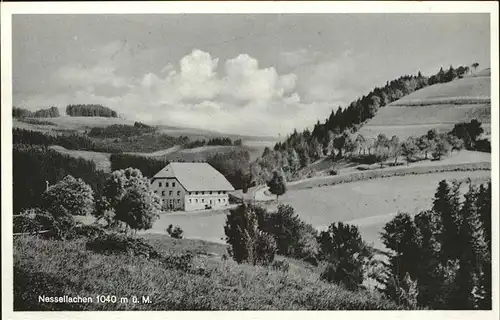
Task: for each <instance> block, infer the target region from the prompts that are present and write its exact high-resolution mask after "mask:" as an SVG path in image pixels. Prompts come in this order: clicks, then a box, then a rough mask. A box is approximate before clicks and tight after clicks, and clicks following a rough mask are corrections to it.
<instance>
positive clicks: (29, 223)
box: [13, 208, 44, 234]
mask: <svg viewBox="0 0 500 320" xmlns="http://www.w3.org/2000/svg"><path fill="white" fill-rule="evenodd" d="M42 213H44V212H43V211H42V210H41V209H38V208H35V209H26V210H24V211H23V212H22V213H21V214H20V215H18V216H14V217H13V226H14V230H13V232H14V233H31V234H36V233H38V232H39V231H43V230H44V229H43V225H42V224H41V223H40V222H39V221H38V220H37V219H36V217H37V215H39V214H42Z"/></svg>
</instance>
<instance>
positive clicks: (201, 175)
mask: <svg viewBox="0 0 500 320" xmlns="http://www.w3.org/2000/svg"><path fill="white" fill-rule="evenodd" d="M159 178H176V179H177V180H179V183H180V184H182V186H183V187H184V188H185V189H186V190H187V191H233V190H234V188H233V186H232V185H231V183H229V181H227V179H226V177H224V176H223V175H222V173H220V172H219V171H217V170H215V169H214V168H213V167H212V166H211V165H209V164H208V163H206V162H171V163H170V164H169V165H167V166H166V167H165V168H163V169H161V170H160V171H159V172H158V173H157V174H155V175H154V176H153V179H159Z"/></svg>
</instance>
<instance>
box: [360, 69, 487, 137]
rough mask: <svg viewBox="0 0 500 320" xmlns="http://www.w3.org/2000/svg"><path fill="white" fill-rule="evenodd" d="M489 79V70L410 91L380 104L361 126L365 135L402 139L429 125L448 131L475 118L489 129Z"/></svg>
mask: <svg viewBox="0 0 500 320" xmlns="http://www.w3.org/2000/svg"><path fill="white" fill-rule="evenodd" d="M490 86H491V79H490V76H489V74H488V73H482V74H481V76H474V77H473V76H470V77H465V78H463V79H458V80H455V81H452V82H449V83H442V84H436V85H432V86H429V87H426V88H424V89H421V90H418V91H415V92H413V93H412V94H410V95H408V96H406V97H403V98H401V99H400V100H398V101H395V102H393V103H392V104H390V105H388V106H385V107H383V108H381V109H380V110H379V111H378V112H377V114H376V115H375V117H374V118H373V119H370V120H369V121H368V122H367V123H366V124H365V125H364V126H363V127H362V128H361V130H360V133H361V134H363V135H364V136H366V137H376V136H377V135H378V134H380V133H385V134H386V135H387V136H389V137H390V136H392V135H397V136H398V137H399V138H400V139H405V138H407V137H409V136H410V135H422V134H424V133H426V132H427V131H428V130H430V129H436V130H438V131H439V132H447V131H449V130H450V129H452V128H453V125H454V124H455V123H458V122H461V121H470V120H472V119H474V118H475V119H478V120H479V121H481V122H483V127H484V129H485V131H486V133H488V132H489V131H490V122H491V104H490Z"/></svg>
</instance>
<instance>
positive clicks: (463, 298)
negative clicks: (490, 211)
mask: <svg viewBox="0 0 500 320" xmlns="http://www.w3.org/2000/svg"><path fill="white" fill-rule="evenodd" d="M476 200H477V191H476V190H475V189H474V188H473V186H472V184H470V185H469V191H468V192H467V193H466V194H465V201H464V203H463V205H462V208H461V210H460V214H461V216H462V219H463V223H462V224H461V226H460V229H459V241H460V242H458V243H456V244H455V245H456V246H457V247H459V248H460V256H459V259H460V262H459V270H458V274H457V278H456V281H455V285H456V287H455V288H456V289H455V290H454V291H453V292H452V295H451V301H450V303H451V305H452V306H453V307H456V308H457V309H477V308H479V306H480V304H481V301H482V300H483V299H484V298H485V292H484V289H483V288H482V286H481V277H482V276H483V269H484V268H483V266H484V262H485V261H486V260H487V259H488V246H487V244H486V240H485V236H484V231H483V226H482V224H481V219H480V215H479V212H478V207H477V201H476Z"/></svg>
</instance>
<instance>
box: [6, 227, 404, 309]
mask: <svg viewBox="0 0 500 320" xmlns="http://www.w3.org/2000/svg"><path fill="white" fill-rule="evenodd" d="M149 241H150V242H151V243H152V244H153V245H154V246H155V247H156V248H157V249H159V250H161V251H163V252H166V253H167V254H172V253H173V254H176V255H177V254H179V253H181V252H186V251H191V252H193V253H194V256H195V258H194V266H195V268H200V267H201V268H203V269H205V270H206V271H207V273H206V274H205V275H199V274H194V273H193V272H192V271H193V269H189V270H179V269H176V268H167V267H165V266H163V265H160V264H159V263H158V262H156V261H154V260H148V259H146V258H142V257H128V256H124V255H110V256H105V255H101V254H96V253H94V252H91V251H87V250H86V249H85V243H84V241H82V240H78V241H69V242H61V241H49V240H37V239H36V238H33V237H22V238H17V239H16V240H15V242H14V274H15V276H14V297H15V301H18V302H21V303H23V305H20V304H17V305H16V304H15V306H14V310H164V311H165V310H267V309H275V310H294V309H316V310H318V309H327V310H338V309H357V310H363V309H395V308H396V306H395V305H394V304H392V303H389V302H387V301H385V300H382V299H381V298H380V297H379V296H378V295H376V294H374V293H369V292H366V291H360V292H356V293H353V292H349V291H346V290H344V289H342V288H340V287H338V286H336V285H331V284H328V283H324V282H321V281H319V280H318V275H319V274H318V271H317V270H316V269H315V268H313V267H308V266H307V265H305V264H304V263H301V262H298V261H294V260H289V263H290V269H289V270H288V271H286V272H284V271H278V270H273V269H271V268H266V267H259V266H250V265H237V264H236V263H234V262H233V261H231V260H223V259H222V258H221V254H222V253H223V252H224V251H225V247H224V246H222V245H216V244H208V243H203V242H197V241H192V240H187V241H186V240H177V241H176V240H172V239H170V238H168V237H161V238H160V237H159V236H153V237H149ZM43 294H44V295H47V296H62V295H70V296H76V295H80V296H91V297H94V301H95V295H96V294H112V295H116V296H117V297H118V298H120V297H128V298H131V297H132V296H133V295H135V296H139V297H141V296H142V295H144V296H149V297H150V299H151V301H152V303H150V304H132V303H128V304H123V303H116V304H112V303H101V304H98V303H95V302H94V303H91V304H66V305H62V304H49V303H45V304H38V303H37V301H38V295H43Z"/></svg>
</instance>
